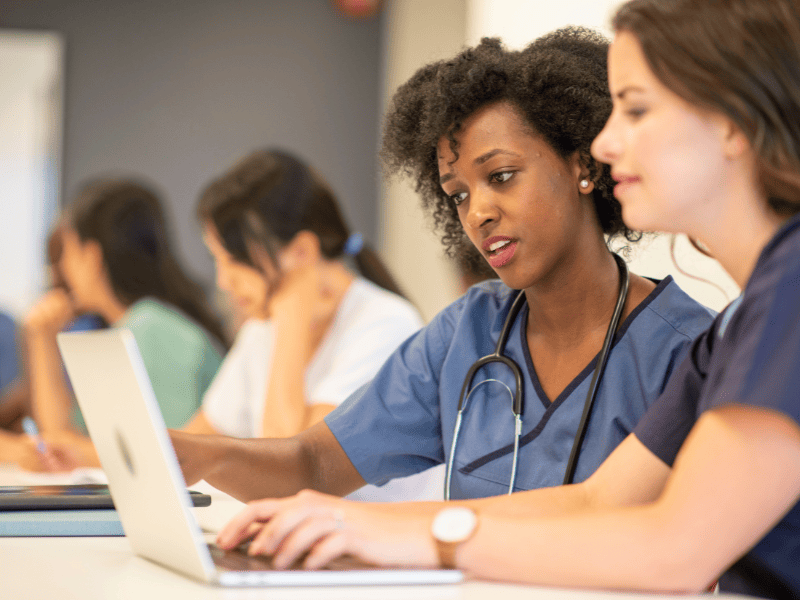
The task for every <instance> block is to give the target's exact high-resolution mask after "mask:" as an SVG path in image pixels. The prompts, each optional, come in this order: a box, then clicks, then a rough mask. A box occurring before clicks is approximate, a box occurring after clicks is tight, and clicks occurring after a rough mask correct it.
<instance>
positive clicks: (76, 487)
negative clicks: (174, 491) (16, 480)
mask: <svg viewBox="0 0 800 600" xmlns="http://www.w3.org/2000/svg"><path fill="white" fill-rule="evenodd" d="M189 495H190V497H191V498H192V504H193V505H194V506H195V507H202V506H209V505H210V504H211V496H209V495H208V494H201V493H200V492H195V491H191V490H190V492H189ZM82 508H85V509H96V508H114V502H113V501H112V500H111V494H109V492H108V486H107V485H102V484H73V485H10V486H0V511H6V510H65V509H71V510H74V509H82Z"/></svg>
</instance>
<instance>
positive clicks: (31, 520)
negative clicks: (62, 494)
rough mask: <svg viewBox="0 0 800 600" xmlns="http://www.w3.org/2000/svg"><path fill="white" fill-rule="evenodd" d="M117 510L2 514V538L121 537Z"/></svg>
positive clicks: (40, 511)
mask: <svg viewBox="0 0 800 600" xmlns="http://www.w3.org/2000/svg"><path fill="white" fill-rule="evenodd" d="M120 535H125V532H124V531H122V523H120V520H119V516H118V515H117V511H116V510H114V509H113V508H99V509H86V508H82V509H74V510H10V511H2V512H0V537H63V536H120Z"/></svg>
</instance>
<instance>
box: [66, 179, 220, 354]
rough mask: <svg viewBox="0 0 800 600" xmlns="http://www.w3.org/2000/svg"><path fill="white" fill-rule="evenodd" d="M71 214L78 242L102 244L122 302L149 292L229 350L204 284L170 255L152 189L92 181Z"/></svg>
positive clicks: (130, 183)
mask: <svg viewBox="0 0 800 600" xmlns="http://www.w3.org/2000/svg"><path fill="white" fill-rule="evenodd" d="M69 216H70V217H71V222H70V225H71V226H72V227H73V228H74V229H75V232H76V233H77V234H78V237H80V238H81V240H83V241H87V240H94V241H96V242H97V243H98V244H99V245H100V248H101V249H102V252H103V261H104V263H105V267H106V271H107V273H108V277H109V280H110V283H111V287H112V289H113V290H114V294H115V295H116V296H117V298H118V299H119V300H120V302H122V303H123V304H125V305H126V306H131V305H133V304H134V303H136V302H137V301H139V300H141V299H142V298H145V297H148V296H150V297H153V298H157V299H158V300H161V301H163V302H165V303H168V304H171V305H173V306H175V307H177V308H179V309H180V310H181V311H183V312H184V313H185V314H187V315H188V316H189V317H191V318H192V319H194V320H195V321H197V323H199V324H200V325H201V326H203V327H204V328H205V329H206V330H207V331H208V332H209V333H210V334H211V335H212V336H214V337H215V338H216V339H217V341H219V343H220V344H221V345H222V346H223V347H224V348H227V343H226V341H225V339H226V338H225V334H224V333H223V328H222V325H221V322H220V320H219V319H218V318H217V317H216V316H215V315H214V314H213V313H212V311H211V310H210V308H209V307H208V305H207V304H206V301H205V298H206V295H205V292H204V291H203V288H202V287H201V286H200V285H199V284H198V283H197V282H196V281H194V280H193V279H191V278H190V277H189V276H188V275H187V274H186V273H185V272H184V271H183V269H182V268H181V266H180V265H179V264H178V261H177V260H176V258H175V256H174V255H173V253H172V250H171V247H170V244H169V239H168V235H167V224H166V219H165V217H164V211H163V208H162V205H161V201H160V200H159V198H158V196H157V195H156V194H155V193H154V192H153V191H152V190H151V189H149V188H148V187H145V186H144V185H142V184H140V183H136V182H133V181H125V180H98V181H94V182H91V183H89V184H87V185H85V186H84V187H83V188H82V190H81V192H80V193H79V194H78V196H77V198H76V200H75V202H74V203H73V207H72V209H71V210H70V211H69Z"/></svg>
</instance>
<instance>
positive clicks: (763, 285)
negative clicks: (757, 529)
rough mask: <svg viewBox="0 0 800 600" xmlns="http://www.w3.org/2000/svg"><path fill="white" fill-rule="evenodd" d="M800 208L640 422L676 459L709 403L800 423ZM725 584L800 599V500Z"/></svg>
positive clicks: (648, 442) (654, 448)
mask: <svg viewBox="0 0 800 600" xmlns="http://www.w3.org/2000/svg"><path fill="white" fill-rule="evenodd" d="M798 365H800V215H798V216H796V217H794V218H792V219H791V220H790V221H789V222H788V223H786V224H785V225H784V226H783V227H782V228H781V230H780V231H779V232H778V233H777V234H776V235H775V237H774V238H773V239H772V240H771V241H770V242H769V243H768V244H767V245H766V246H765V247H764V250H763V251H762V252H761V256H760V257H759V259H758V262H757V263H756V266H755V269H754V270H753V273H752V275H751V276H750V280H749V281H748V282H747V286H746V287H745V290H744V292H743V294H742V296H740V297H739V299H737V300H735V301H734V302H733V303H731V305H730V306H729V307H728V308H727V309H726V310H725V311H723V312H722V313H721V314H720V316H719V317H717V319H716V320H715V321H714V324H713V326H712V327H711V328H710V329H709V330H708V331H707V332H706V333H704V334H703V335H702V336H700V337H699V338H698V339H697V340H696V341H695V343H694V344H693V345H692V348H691V352H690V353H689V354H688V355H687V357H686V360H684V361H683V363H682V364H681V365H679V367H678V368H677V369H676V370H675V375H674V376H673V378H672V379H671V380H670V382H669V385H668V386H667V388H666V390H665V391H664V395H663V396H662V397H661V399H660V400H659V401H658V402H657V403H656V404H655V406H653V409H652V410H651V411H649V412H648V413H647V415H645V416H644V418H643V419H642V422H641V423H640V424H639V426H638V427H637V428H636V429H635V431H634V433H635V434H636V437H637V438H639V440H640V441H641V442H642V443H643V444H644V445H645V446H646V447H647V448H648V449H649V450H650V451H651V452H653V454H655V455H656V456H658V457H659V458H660V459H661V460H663V461H664V462H665V463H666V464H668V465H670V466H671V465H672V464H673V462H674V460H675V457H676V456H677V454H678V451H679V450H680V447H681V446H682V445H683V442H684V440H685V439H686V436H687V435H688V434H689V431H690V430H691V429H692V427H693V426H694V424H695V422H697V419H699V418H700V415H702V414H703V413H704V412H705V411H706V410H709V409H712V408H714V407H717V406H722V405H725V404H741V405H746V406H747V405H749V406H757V407H763V408H767V409H771V410H776V411H779V412H781V413H783V414H785V415H787V416H788V417H789V418H790V419H792V420H794V421H795V422H796V423H797V424H798V425H800V393H798V390H800V369H798ZM719 585H720V590H721V591H723V592H729V593H739V594H749V595H753V596H758V597H764V598H800V502H798V503H797V504H795V505H794V506H793V507H792V508H791V509H790V510H789V512H788V513H787V514H786V515H785V516H784V517H783V518H782V519H781V520H780V521H779V522H778V524H777V525H775V527H774V528H773V529H772V530H771V531H769V532H768V533H767V534H766V535H765V536H764V537H763V538H762V539H761V541H759V542H758V544H756V545H755V547H754V548H752V549H751V550H750V551H749V552H747V553H746V554H745V555H744V556H743V557H742V558H741V559H740V560H738V561H737V562H736V563H735V564H734V565H733V566H731V568H730V569H729V570H728V571H727V572H726V573H724V574H723V575H722V576H721V577H720V580H719Z"/></svg>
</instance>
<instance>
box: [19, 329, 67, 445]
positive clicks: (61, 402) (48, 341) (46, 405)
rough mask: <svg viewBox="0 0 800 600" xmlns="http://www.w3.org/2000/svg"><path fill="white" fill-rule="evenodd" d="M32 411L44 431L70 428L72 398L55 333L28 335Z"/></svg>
mask: <svg viewBox="0 0 800 600" xmlns="http://www.w3.org/2000/svg"><path fill="white" fill-rule="evenodd" d="M27 343H28V358H29V361H30V367H29V370H30V388H31V410H32V412H33V415H34V417H35V418H36V420H37V422H38V425H39V429H40V430H41V432H42V433H50V432H58V431H69V430H71V429H72V425H71V406H72V402H71V397H70V392H69V389H68V388H67V382H66V380H65V377H64V373H63V367H62V364H61V355H60V354H59V352H58V346H57V345H56V340H55V337H54V336H50V335H47V334H35V333H34V334H29V335H28V336H27Z"/></svg>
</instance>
